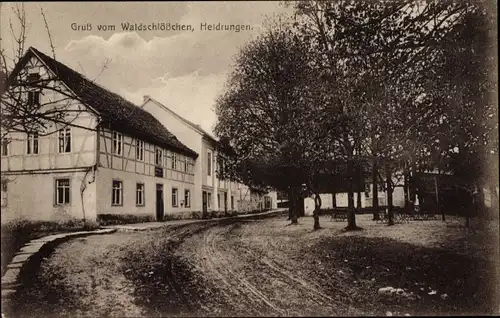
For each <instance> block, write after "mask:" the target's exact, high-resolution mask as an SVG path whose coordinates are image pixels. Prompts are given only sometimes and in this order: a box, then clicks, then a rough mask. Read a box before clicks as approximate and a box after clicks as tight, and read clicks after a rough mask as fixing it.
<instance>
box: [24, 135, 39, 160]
mask: <svg viewBox="0 0 500 318" xmlns="http://www.w3.org/2000/svg"><path fill="white" fill-rule="evenodd" d="M26 141H27V142H26V153H27V154H28V155H30V154H37V153H38V133H37V132H34V133H31V134H28V138H27V140H26Z"/></svg>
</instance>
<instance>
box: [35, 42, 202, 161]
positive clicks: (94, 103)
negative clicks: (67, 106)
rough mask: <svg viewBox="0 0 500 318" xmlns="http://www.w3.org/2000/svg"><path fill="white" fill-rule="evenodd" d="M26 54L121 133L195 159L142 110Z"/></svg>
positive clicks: (56, 63) (55, 63)
mask: <svg viewBox="0 0 500 318" xmlns="http://www.w3.org/2000/svg"><path fill="white" fill-rule="evenodd" d="M28 50H30V51H31V52H32V53H33V54H34V55H35V56H37V57H38V58H39V59H41V60H42V61H43V62H44V64H45V65H46V66H47V67H48V68H49V69H50V70H51V71H52V72H53V73H54V74H55V75H56V76H57V77H58V79H59V80H61V81H62V82H63V83H65V84H66V86H67V87H68V88H69V89H70V90H72V91H73V93H74V94H76V95H78V97H79V98H80V99H82V102H83V103H85V104H86V105H87V106H90V107H92V108H95V109H96V110H97V111H98V112H99V113H100V115H101V116H104V117H106V119H107V120H108V121H109V122H110V123H115V124H117V126H118V127H120V128H122V129H126V128H128V129H131V130H134V131H136V133H140V134H145V135H147V136H148V137H149V139H151V140H154V142H153V143H156V144H158V143H160V144H165V145H168V146H169V147H173V148H175V149H178V150H180V151H182V152H186V153H189V154H190V155H192V156H197V155H198V154H197V153H196V152H195V151H193V150H192V149H190V148H189V147H187V146H186V145H184V144H183V143H182V142H181V141H180V140H179V139H178V138H177V136H175V135H174V134H173V133H172V132H170V131H169V130H168V129H167V128H166V127H165V126H163V124H162V123H161V122H160V121H159V120H158V119H157V118H156V117H155V116H154V115H153V114H151V113H149V112H148V111H146V110H145V109H143V108H142V107H139V106H138V105H136V104H135V103H133V102H131V101H129V100H127V99H126V98H124V97H123V96H121V95H119V94H118V93H115V92H112V91H111V90H109V89H107V88H106V87H104V86H102V85H99V84H97V83H96V82H95V81H94V80H90V79H89V78H88V77H86V76H85V75H83V74H81V73H80V72H77V71H75V70H73V69H72V68H70V67H69V66H67V65H65V64H64V63H62V62H59V61H57V60H55V59H54V58H52V57H50V56H48V55H46V54H45V53H43V52H40V51H39V50H37V49H36V48H34V47H30V48H29V49H28Z"/></svg>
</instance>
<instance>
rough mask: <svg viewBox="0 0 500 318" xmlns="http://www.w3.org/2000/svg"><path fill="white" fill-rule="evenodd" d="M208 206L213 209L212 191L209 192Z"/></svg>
mask: <svg viewBox="0 0 500 318" xmlns="http://www.w3.org/2000/svg"><path fill="white" fill-rule="evenodd" d="M207 208H208V209H211V208H212V193H211V192H207Z"/></svg>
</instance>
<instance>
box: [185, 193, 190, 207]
mask: <svg viewBox="0 0 500 318" xmlns="http://www.w3.org/2000/svg"><path fill="white" fill-rule="evenodd" d="M184 207H186V208H190V207H191V190H189V189H184Z"/></svg>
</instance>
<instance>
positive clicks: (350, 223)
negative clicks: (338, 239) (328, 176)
mask: <svg viewBox="0 0 500 318" xmlns="http://www.w3.org/2000/svg"><path fill="white" fill-rule="evenodd" d="M354 175H355V171H354V167H353V162H352V159H350V160H348V161H347V227H346V228H345V229H346V230H347V231H350V230H357V229H359V228H358V227H357V226H356V212H355V210H354V191H353V186H354Z"/></svg>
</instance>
